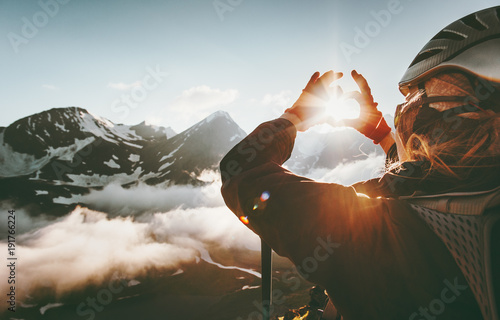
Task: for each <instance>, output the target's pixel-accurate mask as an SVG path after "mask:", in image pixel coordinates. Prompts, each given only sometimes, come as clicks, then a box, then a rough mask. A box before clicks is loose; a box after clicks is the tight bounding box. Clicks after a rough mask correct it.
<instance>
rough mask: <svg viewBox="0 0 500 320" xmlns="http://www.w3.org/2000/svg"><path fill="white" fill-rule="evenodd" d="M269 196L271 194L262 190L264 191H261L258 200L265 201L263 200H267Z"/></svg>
mask: <svg viewBox="0 0 500 320" xmlns="http://www.w3.org/2000/svg"><path fill="white" fill-rule="evenodd" d="M270 196H271V195H270V194H269V192H267V191H264V192H262V194H261V195H260V201H262V202H265V201H267V200H268V199H269V197H270Z"/></svg>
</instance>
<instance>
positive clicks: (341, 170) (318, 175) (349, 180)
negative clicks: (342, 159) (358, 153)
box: [305, 154, 385, 186]
mask: <svg viewBox="0 0 500 320" xmlns="http://www.w3.org/2000/svg"><path fill="white" fill-rule="evenodd" d="M384 161H385V156H384V155H375V154H370V155H369V156H368V157H367V158H366V159H363V160H357V161H353V162H348V163H341V164H339V165H338V166H336V167H335V168H334V169H325V168H319V169H312V170H311V171H310V172H309V173H308V174H306V175H305V176H307V177H309V178H311V179H314V180H317V181H322V182H331V183H338V184H342V185H346V186H347V185H352V184H353V183H356V182H360V181H364V180H368V179H373V178H376V177H380V176H381V174H382V171H383V168H384Z"/></svg>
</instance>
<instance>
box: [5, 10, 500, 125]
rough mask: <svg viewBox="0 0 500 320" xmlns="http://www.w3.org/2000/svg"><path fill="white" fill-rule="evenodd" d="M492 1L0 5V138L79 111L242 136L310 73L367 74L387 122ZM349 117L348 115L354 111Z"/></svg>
mask: <svg viewBox="0 0 500 320" xmlns="http://www.w3.org/2000/svg"><path fill="white" fill-rule="evenodd" d="M497 4H498V3H496V1H490V0H477V1H468V0H467V1H463V0H459V1H435V0H421V1H412V0H389V1H386V0H383V1H373V0H371V1H369V0H359V1H348V0H307V1H306V0H303V1H297V0H266V1H264V0H252V1H250V0H207V1H202V0H178V1H169V0H163V1H160V0H142V1H139V0H121V1H118V0H109V1H99V0H88V1H80V0H40V1H35V0H25V1H19V0H0V30H2V32H3V33H4V35H3V36H2V37H0V47H1V52H2V56H3V59H2V62H0V63H1V70H2V77H1V78H0V86H1V87H2V89H3V90H2V99H1V101H0V106H1V110H2V116H1V117H0V126H7V125H9V124H10V123H12V122H14V121H15V120H17V119H20V118H22V117H26V116H29V115H31V114H34V113H37V112H41V111H44V110H48V109H51V108H56V107H67V106H79V107H82V108H85V109H87V110H88V111H89V112H91V113H93V114H96V115H99V116H102V117H105V118H107V119H109V120H111V121H113V122H114V123H124V124H130V125H132V124H137V123H140V122H142V121H146V122H147V123H150V124H155V125H162V126H166V127H169V126H170V127H172V128H173V129H174V130H175V131H177V132H180V131H183V130H185V129H187V128H188V127H189V126H191V125H193V124H195V123H196V122H197V121H199V120H201V119H203V118H204V117H206V116H208V115H209V114H211V113H212V112H215V111H217V110H224V111H227V112H228V113H229V114H230V115H231V116H232V117H233V119H234V120H235V121H236V122H237V123H238V124H239V125H240V126H241V127H242V128H243V129H244V130H245V131H247V132H249V131H251V130H252V129H253V128H254V127H256V126H257V125H258V124H259V123H261V122H263V121H266V120H270V119H273V118H276V117H278V116H279V115H280V114H281V113H282V111H283V110H284V109H285V108H287V107H289V106H291V105H292V104H293V102H294V101H295V100H296V99H297V98H298V96H299V94H300V92H301V90H302V89H303V87H304V86H305V84H306V83H307V81H308V80H309V78H310V76H311V75H312V74H313V73H314V72H315V71H320V72H325V71H327V70H330V69H333V70H335V71H342V72H344V74H346V76H344V79H342V80H340V82H339V84H340V85H342V86H343V87H344V90H345V91H349V90H354V89H356V87H355V85H354V84H353V81H352V79H350V77H349V76H348V75H349V72H350V70H352V69H356V70H358V72H360V73H361V74H363V75H364V76H365V77H366V78H367V80H368V82H369V83H370V85H371V87H372V92H373V95H374V97H375V100H376V101H378V102H379V108H380V109H381V110H382V112H383V113H384V114H386V113H389V114H393V113H394V109H395V106H396V105H397V104H398V103H400V102H401V101H402V98H403V96H402V95H401V94H400V93H399V91H398V87H397V83H398V81H399V79H400V78H401V76H402V75H403V73H404V71H405V70H406V68H407V66H408V65H409V64H410V62H411V61H412V60H413V58H414V57H415V55H416V54H417V53H418V51H419V50H420V49H421V48H422V47H423V46H424V45H425V43H426V42H427V41H428V40H429V39H430V38H431V37H432V36H434V35H435V34H436V33H437V32H438V31H439V30H441V29H442V28H443V27H445V26H446V25H448V24H449V23H451V22H453V21H455V20H456V19H459V18H461V17H463V16H465V15H467V14H469V13H472V12H474V11H477V10H480V9H484V8H488V7H491V6H494V5H497ZM353 108H354V109H355V107H353Z"/></svg>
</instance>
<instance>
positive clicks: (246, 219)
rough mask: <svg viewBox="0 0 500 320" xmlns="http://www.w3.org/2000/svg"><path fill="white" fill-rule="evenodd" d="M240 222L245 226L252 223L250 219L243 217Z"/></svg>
mask: <svg viewBox="0 0 500 320" xmlns="http://www.w3.org/2000/svg"><path fill="white" fill-rule="evenodd" d="M240 221H241V222H243V223H244V224H248V223H249V222H250V221H248V217H247V216H241V217H240Z"/></svg>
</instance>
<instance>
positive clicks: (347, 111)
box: [326, 96, 359, 120]
mask: <svg viewBox="0 0 500 320" xmlns="http://www.w3.org/2000/svg"><path fill="white" fill-rule="evenodd" d="M326 114H327V116H332V117H333V118H334V119H335V120H343V119H356V118H358V117H359V104H358V103H357V102H356V101H355V100H353V99H344V98H342V97H335V96H334V97H332V98H331V99H330V101H328V103H327V105H326Z"/></svg>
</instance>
